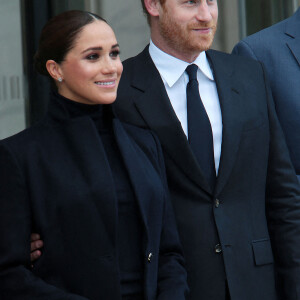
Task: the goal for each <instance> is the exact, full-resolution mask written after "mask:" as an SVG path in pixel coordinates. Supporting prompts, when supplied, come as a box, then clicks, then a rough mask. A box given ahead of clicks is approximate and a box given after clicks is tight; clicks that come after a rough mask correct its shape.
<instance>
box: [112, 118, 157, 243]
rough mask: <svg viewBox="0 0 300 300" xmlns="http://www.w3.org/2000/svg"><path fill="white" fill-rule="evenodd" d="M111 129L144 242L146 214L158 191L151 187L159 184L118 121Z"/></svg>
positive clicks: (147, 161) (147, 233) (142, 154)
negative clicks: (137, 210) (133, 194)
mask: <svg viewBox="0 0 300 300" xmlns="http://www.w3.org/2000/svg"><path fill="white" fill-rule="evenodd" d="M113 128H114V134H115V138H116V142H117V144H118V146H119V150H120V152H121V155H122V158H123V161H124V163H125V166H126V169H127V171H128V174H129V178H130V181H131V184H132V186H133V190H134V193H135V196H136V198H137V201H138V205H139V208H140V211H141V216H142V220H143V224H144V228H145V232H146V240H148V235H149V229H151V228H150V226H149V225H150V224H148V220H149V218H148V212H150V211H151V209H150V206H151V205H154V203H153V199H158V197H159V195H157V194H156V193H158V190H159V189H154V188H153V186H158V184H160V182H155V178H154V177H153V176H152V175H151V170H154V168H153V166H152V165H151V163H150V161H149V160H148V159H145V158H146V156H145V154H144V153H142V152H141V151H139V149H138V148H137V147H136V146H135V144H134V143H132V141H131V139H130V138H129V136H128V134H127V133H126V131H125V129H124V128H123V126H122V124H121V123H120V121H119V120H118V119H114V122H113ZM157 178H158V177H157Z"/></svg>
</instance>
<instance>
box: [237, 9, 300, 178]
mask: <svg viewBox="0 0 300 300" xmlns="http://www.w3.org/2000/svg"><path fill="white" fill-rule="evenodd" d="M233 53H235V54H239V55H243V56H247V57H251V58H254V59H256V60H259V61H261V62H263V63H264V65H265V68H266V73H267V75H268V78H269V79H270V85H271V89H272V94H273V99H274V102H275V105H276V111H277V115H278V119H279V121H280V123H281V126H282V129H283V132H284V134H285V137H286V142H287V145H288V148H289V151H290V155H291V159H292V162H293V164H294V167H295V169H296V173H297V176H298V179H299V180H300V136H299V130H300V98H299V95H300V84H299V78H300V8H298V10H297V11H296V13H295V14H294V15H293V16H292V17H290V18H288V19H286V20H284V21H282V22H280V23H278V24H275V25H273V26H271V27H269V28H267V29H265V30H262V31H260V32H258V33H256V34H254V35H252V36H249V37H247V38H245V39H244V40H243V41H241V42H240V43H238V44H237V45H236V46H235V48H234V49H233Z"/></svg>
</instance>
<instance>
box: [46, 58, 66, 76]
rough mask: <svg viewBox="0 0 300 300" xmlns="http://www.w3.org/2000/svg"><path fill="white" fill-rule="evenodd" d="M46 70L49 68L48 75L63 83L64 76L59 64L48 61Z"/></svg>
mask: <svg viewBox="0 0 300 300" xmlns="http://www.w3.org/2000/svg"><path fill="white" fill-rule="evenodd" d="M46 68H47V71H48V73H49V74H50V76H51V77H52V78H53V79H54V80H56V81H60V82H61V81H62V79H63V76H62V75H63V74H62V70H61V68H60V66H59V64H58V63H56V62H55V61H54V60H52V59H50V60H47V62H46Z"/></svg>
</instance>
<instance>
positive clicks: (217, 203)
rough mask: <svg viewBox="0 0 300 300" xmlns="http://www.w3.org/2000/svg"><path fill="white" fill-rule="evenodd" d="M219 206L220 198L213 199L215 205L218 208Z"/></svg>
mask: <svg viewBox="0 0 300 300" xmlns="http://www.w3.org/2000/svg"><path fill="white" fill-rule="evenodd" d="M219 206H220V200H219V199H216V200H215V207H216V208H218V207H219Z"/></svg>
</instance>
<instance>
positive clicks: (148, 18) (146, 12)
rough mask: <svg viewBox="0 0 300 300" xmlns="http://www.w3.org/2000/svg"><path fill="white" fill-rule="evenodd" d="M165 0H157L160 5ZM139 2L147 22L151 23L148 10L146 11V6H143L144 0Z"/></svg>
mask: <svg viewBox="0 0 300 300" xmlns="http://www.w3.org/2000/svg"><path fill="white" fill-rule="evenodd" d="M166 1H167V0H159V2H160V4H161V5H164V4H165V2H166ZM141 3H142V7H143V11H144V14H145V16H146V17H147V21H148V24H149V25H151V24H150V15H149V13H148V11H147V8H146V6H145V2H144V0H141Z"/></svg>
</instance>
